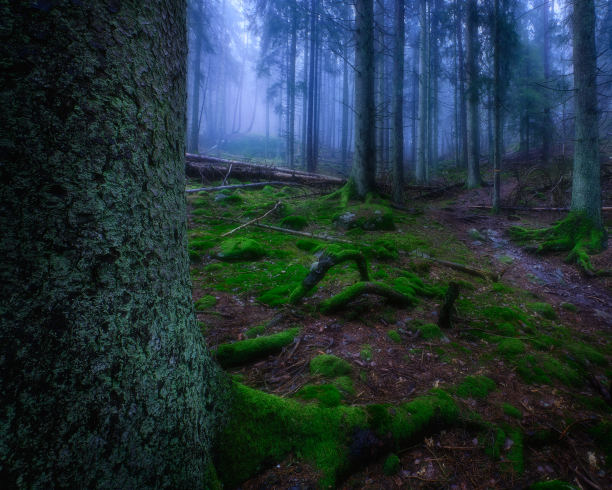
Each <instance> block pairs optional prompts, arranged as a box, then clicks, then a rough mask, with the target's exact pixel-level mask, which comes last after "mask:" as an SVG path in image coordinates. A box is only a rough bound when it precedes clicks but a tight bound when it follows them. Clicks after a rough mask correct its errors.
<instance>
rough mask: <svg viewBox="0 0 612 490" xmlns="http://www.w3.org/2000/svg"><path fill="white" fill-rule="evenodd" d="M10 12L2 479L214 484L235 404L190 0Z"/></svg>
mask: <svg viewBox="0 0 612 490" xmlns="http://www.w3.org/2000/svg"><path fill="white" fill-rule="evenodd" d="M3 18H4V21H5V22H4V26H5V27H4V28H3V29H2V30H1V31H0V37H1V41H2V42H0V52H1V59H2V60H3V61H2V63H3V70H2V71H1V74H0V87H1V89H0V104H1V105H2V107H3V118H2V122H0V145H1V147H0V155H1V161H2V164H1V165H0V181H1V182H3V184H2V188H1V190H2V192H1V193H0V209H1V210H2V212H1V213H0V229H1V230H2V239H1V241H0V254H2V257H3V266H2V267H1V268H0V297H1V298H2V299H1V300H0V301H1V303H0V393H1V397H2V398H3V403H2V404H1V406H0V479H1V480H2V481H3V482H4V484H8V486H9V487H23V488H41V487H42V488H47V487H110V488H146V487H176V488H185V487H187V488H197V487H202V486H204V485H205V483H206V482H205V479H206V476H205V475H206V474H209V473H210V472H209V471H208V470H207V468H208V467H209V464H210V457H209V448H210V445H211V440H212V437H213V434H214V428H215V427H217V426H218V425H219V416H220V415H221V413H222V407H223V404H224V400H225V398H224V382H223V381H221V380H222V378H221V377H220V375H219V371H218V370H217V368H216V367H215V365H214V364H213V363H212V361H211V360H210V356H209V354H208V352H207V350H206V348H205V346H204V344H203V339H202V338H201V334H200V332H199V331H198V328H197V325H196V320H195V316H194V313H193V305H192V301H191V284H190V280H189V260H188V256H187V250H186V243H187V236H186V222H185V197H184V162H183V160H184V136H185V61H186V48H187V43H186V33H185V2H184V1H182V0H163V1H159V2H147V3H143V2H137V1H135V0H131V1H124V2H118V1H116V0H106V1H100V2H70V1H68V0H60V1H56V2H34V3H33V2H18V3H11V4H10V6H8V7H7V6H5V7H4V9H3Z"/></svg>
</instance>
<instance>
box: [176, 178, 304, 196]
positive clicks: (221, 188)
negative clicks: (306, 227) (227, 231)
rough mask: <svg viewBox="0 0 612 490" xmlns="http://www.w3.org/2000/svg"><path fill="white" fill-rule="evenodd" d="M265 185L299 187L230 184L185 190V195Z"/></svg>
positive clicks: (274, 183) (273, 183)
mask: <svg viewBox="0 0 612 490" xmlns="http://www.w3.org/2000/svg"><path fill="white" fill-rule="evenodd" d="M267 185H283V186H285V185H299V184H296V183H292V182H276V181H273V180H271V181H268V182H255V183H253V184H232V185H218V186H216V187H200V188H198V189H187V190H186V191H185V192H186V193H187V194H191V193H193V192H216V191H222V190H224V189H243V188H245V187H265V186H267Z"/></svg>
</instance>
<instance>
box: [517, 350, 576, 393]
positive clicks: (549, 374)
mask: <svg viewBox="0 0 612 490" xmlns="http://www.w3.org/2000/svg"><path fill="white" fill-rule="evenodd" d="M516 371H517V373H518V374H519V375H520V376H521V378H523V380H524V381H525V382H526V383H541V384H551V383H552V378H556V379H558V380H559V381H561V382H562V383H563V384H565V385H568V386H576V385H578V384H579V383H580V379H581V378H580V375H579V374H578V373H577V372H576V371H575V370H574V369H572V368H571V367H569V366H568V365H566V364H563V363H562V362H560V361H559V360H558V359H556V358H554V357H552V356H551V355H549V354H537V355H527V356H524V357H523V358H521V359H520V360H519V362H518V364H517V367H516Z"/></svg>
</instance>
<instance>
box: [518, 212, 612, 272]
mask: <svg viewBox="0 0 612 490" xmlns="http://www.w3.org/2000/svg"><path fill="white" fill-rule="evenodd" d="M509 233H510V236H511V237H512V238H514V239H515V240H516V241H518V242H520V243H523V244H529V243H535V244H536V245H537V248H536V251H537V252H538V253H544V252H550V251H568V252H569V255H568V256H567V259H566V260H567V262H575V263H577V264H578V265H579V266H580V267H581V268H582V269H583V270H585V271H586V272H590V273H592V272H594V271H593V266H592V265H591V260H590V259H589V254H595V253H598V252H601V250H602V249H603V247H604V246H605V243H606V238H607V237H606V231H605V229H603V228H599V227H597V226H595V224H594V223H593V221H592V220H591V219H590V218H589V217H588V216H587V215H586V214H584V213H580V212H572V213H570V214H569V215H568V216H567V217H566V218H565V219H562V220H561V221H558V222H557V223H555V224H554V225H552V226H551V227H549V228H543V229H537V230H528V229H525V228H521V227H518V226H515V227H512V228H510V230H509Z"/></svg>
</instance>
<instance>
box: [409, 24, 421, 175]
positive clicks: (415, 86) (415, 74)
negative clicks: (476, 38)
mask: <svg viewBox="0 0 612 490" xmlns="http://www.w3.org/2000/svg"><path fill="white" fill-rule="evenodd" d="M418 46H419V36H417V37H416V40H415V42H414V47H413V49H412V111H411V113H412V114H411V121H412V126H411V130H412V133H411V146H410V161H411V162H412V165H413V166H414V168H415V171H416V165H417V164H416V162H417V139H418V132H417V131H418V110H419V109H418V108H419V80H420V77H419V54H418V53H419V47H418Z"/></svg>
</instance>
